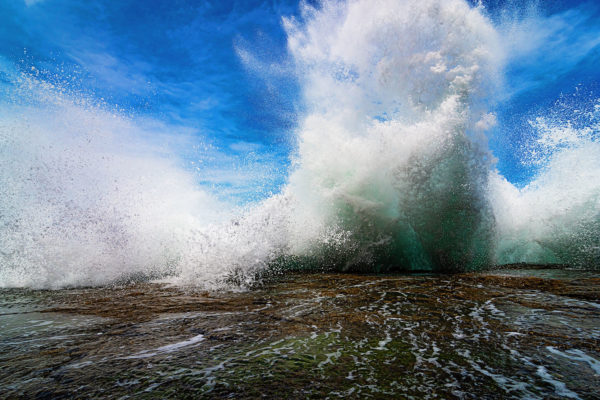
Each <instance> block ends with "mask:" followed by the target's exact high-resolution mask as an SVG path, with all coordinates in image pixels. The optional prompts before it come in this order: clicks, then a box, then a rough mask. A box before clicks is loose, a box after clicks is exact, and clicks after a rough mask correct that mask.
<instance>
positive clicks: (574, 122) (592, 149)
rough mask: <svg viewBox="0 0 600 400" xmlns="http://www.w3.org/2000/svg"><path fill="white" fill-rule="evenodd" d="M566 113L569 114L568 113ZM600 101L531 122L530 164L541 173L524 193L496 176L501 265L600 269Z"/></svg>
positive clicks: (494, 187) (493, 189)
mask: <svg viewBox="0 0 600 400" xmlns="http://www.w3.org/2000/svg"><path fill="white" fill-rule="evenodd" d="M565 114H566V115H565ZM599 118H600V102H599V101H597V100H596V101H593V105H592V107H591V109H590V110H588V111H583V110H570V109H569V108H563V107H562V106H561V107H560V112H558V113H554V114H553V115H551V116H550V117H537V118H535V119H534V120H532V121H530V124H531V126H532V128H533V130H534V135H532V137H531V139H530V142H531V143H530V145H529V155H528V157H526V158H525V160H524V161H526V162H527V163H532V164H536V165H538V166H539V167H540V168H541V169H540V172H539V173H538V175H537V176H536V177H535V179H534V180H533V181H532V182H531V183H529V184H528V185H527V186H525V187H524V188H522V189H518V188H516V187H515V186H513V185H512V184H510V183H509V182H508V181H506V179H504V178H503V177H501V176H499V175H498V174H493V176H492V178H491V179H490V181H491V184H490V191H491V196H490V198H491V199H492V201H493V204H494V210H495V215H496V220H497V221H498V222H497V225H498V231H499V241H498V243H497V253H498V262H499V263H512V262H539V263H564V264H569V265H571V266H579V267H585V268H597V267H598V265H600V235H599V233H600V179H599V178H600V162H599V160H600V143H598V133H599V132H600V120H599Z"/></svg>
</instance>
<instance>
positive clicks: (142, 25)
mask: <svg viewBox="0 0 600 400" xmlns="http://www.w3.org/2000/svg"><path fill="white" fill-rule="evenodd" d="M399 1H400V0H399ZM483 6H484V7H485V8H486V11H485V12H486V13H487V15H488V16H489V18H490V19H491V20H492V21H493V22H494V24H495V25H496V26H497V29H498V30H499V31H500V33H501V35H502V37H503V38H504V40H506V48H507V49H509V59H508V62H507V65H506V68H505V80H506V84H505V88H504V90H503V93H502V95H501V96H500V97H499V98H498V99H494V103H495V104H494V109H495V110H496V116H497V120H498V124H497V125H496V128H494V130H493V132H492V133H491V137H490V147H491V149H492V151H493V152H494V155H495V156H496V157H497V158H498V164H497V166H498V168H499V170H500V172H501V173H502V174H503V175H505V176H506V177H507V178H508V179H509V180H511V181H512V182H514V183H517V184H526V183H527V181H528V180H529V179H530V178H531V176H532V175H533V174H535V169H532V168H531V167H530V166H527V165H523V164H522V163H521V162H520V161H519V155H518V153H519V146H520V145H521V142H522V139H523V137H525V136H527V135H528V134H529V131H530V130H531V124H530V123H529V121H530V120H531V119H532V118H533V117H534V116H535V115H539V114H540V113H552V112H556V113H560V112H564V109H565V107H566V108H568V107H571V108H577V107H579V108H581V107H585V104H592V103H593V102H590V99H595V98H598V97H600V96H598V95H597V93H598V91H599V90H600V87H599V85H598V83H599V82H600V68H598V65H600V5H599V4H598V3H597V2H595V1H583V2H575V1H540V2H538V3H534V2H531V1H483ZM317 7H318V4H317ZM298 14H299V4H298V2H297V1H293V0H282V1H279V0H271V1H260V0H244V1H242V0H240V1H235V0H234V1H227V0H219V1H197V0H195V1H192V0H146V1H139V0H119V1H109V0H103V1H102V0H87V1H80V0H0V65H2V68H3V69H2V71H0V72H1V73H4V74H6V73H7V71H8V70H13V71H14V70H16V71H25V72H28V73H30V72H31V71H35V72H36V76H37V78H38V79H41V80H46V81H49V82H54V83H57V84H59V85H62V86H65V87H68V88H69V90H70V91H74V92H81V93H84V94H85V95H86V96H91V97H94V98H96V99H98V101H100V102H102V103H103V104H106V105H107V107H116V108H118V109H119V110H121V111H122V112H124V113H125V114H128V115H134V116H136V118H137V117H143V118H150V119H152V120H154V121H158V123H160V124H162V126H163V127H167V128H166V131H169V132H173V135H177V132H186V134H187V135H191V136H196V137H197V138H198V142H199V143H200V142H201V143H202V149H204V150H202V151H200V150H198V149H196V151H195V152H192V151H188V150H189V149H188V150H186V149H182V150H181V154H180V156H181V157H183V158H184V159H186V160H187V161H189V162H190V163H192V162H194V163H198V162H199V161H202V162H204V163H205V165H207V167H206V168H205V169H204V170H203V173H202V178H201V181H203V182H202V183H205V184H206V183H208V184H212V185H214V186H215V187H227V188H229V190H230V191H231V192H232V193H237V194H236V195H237V196H239V199H241V201H247V200H254V199H257V198H261V197H265V196H268V195H269V194H270V193H271V192H276V191H277V190H278V188H280V187H281V185H282V184H283V183H284V182H285V178H286V175H287V171H288V169H289V164H290V154H291V152H293V148H294V129H295V126H296V124H297V121H298V118H300V116H301V115H302V101H301V96H300V92H301V88H299V86H298V83H297V80H296V78H295V77H294V73H293V70H292V66H291V65H290V64H291V62H290V60H289V58H288V55H287V50H286V35H285V32H284V29H283V27H282V17H290V16H298ZM0 78H2V76H1V75H0ZM559 103H560V104H559ZM582 104H584V105H583V106H582ZM561 110H562V111H561ZM574 123H576V121H574ZM207 149H209V150H207ZM202 152H204V153H203V154H204V156H203V157H204V159H203V160H200V158H202V157H201V156H202V155H201V154H199V153H202ZM207 154H209V155H208V156H207ZM194 165H195V164H194Z"/></svg>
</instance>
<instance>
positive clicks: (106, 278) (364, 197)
mask: <svg viewBox="0 0 600 400" xmlns="http://www.w3.org/2000/svg"><path fill="white" fill-rule="evenodd" d="M283 24H284V27H285V30H286V33H287V41H288V52H289V55H290V58H291V59H292V60H293V65H294V70H295V72H294V73H295V74H296V77H297V79H298V82H299V84H300V88H301V95H302V102H303V104H304V107H303V110H304V111H303V114H302V115H301V116H300V117H299V118H298V120H299V122H298V126H297V127H296V128H295V131H294V135H295V137H296V149H295V151H294V152H293V154H292V155H291V157H292V166H291V168H290V170H289V171H288V177H287V183H286V184H285V186H284V187H283V188H282V189H281V191H280V193H277V194H275V195H273V196H271V197H269V198H266V199H264V200H262V201H259V202H255V203H252V204H248V205H245V206H244V207H239V206H237V205H235V204H233V205H232V204H229V203H228V202H227V200H224V199H223V198H222V197H220V196H219V195H218V193H217V194H215V193H214V192H213V191H211V190H209V189H208V188H206V187H203V186H201V185H199V184H198V183H197V182H196V178H195V176H194V175H193V174H192V173H191V172H190V170H189V168H187V167H186V165H185V162H184V161H183V160H181V159H180V158H178V157H177V156H176V155H175V154H177V152H176V151H175V150H174V147H176V146H175V145H173V143H170V142H169V140H167V139H166V138H167V137H168V134H167V133H168V132H164V131H163V129H164V127H162V126H161V125H160V124H158V123H156V122H152V121H149V120H146V119H144V118H143V117H135V116H127V115H126V113H125V112H123V111H122V110H119V109H116V108H115V107H110V106H107V105H106V104H103V103H102V102H98V101H94V100H93V99H90V98H88V97H86V96H85V95H83V94H81V93H77V92H76V91H75V90H71V88H69V86H68V84H64V85H63V84H61V83H49V82H48V81H46V80H43V79H41V78H39V77H38V76H37V75H36V71H27V72H23V71H17V70H15V69H14V68H11V67H10V66H6V65H4V66H3V67H2V68H3V69H2V79H3V84H2V89H1V90H2V97H1V99H2V100H1V101H2V107H1V108H0V187H2V195H1V196H0V243H1V251H0V286H2V287H7V288H8V287H29V288H64V287H74V286H75V287H76V286H105V285H111V284H115V283H116V284H119V283H123V282H130V281H133V282H146V281H149V280H156V279H159V280H163V281H168V282H171V283H178V284H183V285H192V286H196V287H201V288H206V289H215V288H223V287H230V288H239V287H251V286H252V285H253V284H254V283H256V281H257V280H260V279H262V277H264V276H267V275H270V274H285V273H286V271H289V270H329V271H362V272H386V271H394V270H404V271H443V272H457V271H476V270H482V269H486V268H489V267H491V266H493V265H497V264H507V263H516V262H529V263H553V264H566V265H570V266H572V267H579V268H586V269H597V268H598V265H600V264H599V257H600V242H599V240H600V239H599V237H600V235H598V233H599V232H600V229H599V228H600V226H599V224H600V179H599V178H600V163H599V162H598V160H600V147H599V144H598V141H597V136H598V134H597V133H598V130H599V126H600V125H599V122H598V117H599V116H600V103H598V100H596V99H595V98H594V99H590V100H588V104H586V107H585V109H586V110H588V111H586V112H585V113H584V115H577V120H578V121H579V123H578V124H573V123H572V122H571V121H572V120H573V118H574V117H573V116H572V115H569V112H571V111H572V110H564V112H560V110H559V112H557V113H555V114H553V115H550V114H548V113H543V114H541V115H539V116H538V117H537V118H534V119H532V122H531V127H532V132H534V134H532V136H531V137H530V138H529V139H528V141H527V142H526V147H527V148H526V150H527V151H524V152H523V154H524V155H523V160H522V161H523V162H524V163H530V164H532V165H535V166H536V168H537V170H538V173H537V174H536V175H535V176H534V178H533V179H532V180H531V181H530V182H529V183H528V184H527V185H525V186H523V185H520V186H515V185H513V184H512V183H510V182H509V181H508V180H506V179H505V178H504V177H503V176H502V175H501V174H500V173H499V172H498V170H497V169H496V167H495V165H496V164H495V162H496V160H495V157H494V154H493V153H492V152H491V151H490V149H489V146H488V137H489V132H490V131H491V129H494V127H495V126H496V125H497V118H496V114H495V113H494V106H495V102H496V101H497V100H495V99H499V98H501V96H502V94H503V90H504V87H505V82H504V79H505V78H504V68H505V64H506V60H507V58H508V57H509V51H510V50H511V48H510V46H508V45H507V44H506V43H505V41H504V40H503V38H502V32H505V31H506V29H505V28H506V27H503V26H502V22H492V21H491V20H490V18H489V17H488V16H487V14H486V12H485V10H484V9H483V7H482V6H473V5H471V4H469V3H467V2H466V1H463V0H449V1H436V0H420V1H403V2H398V1H385V0H381V1H378V2H377V5H376V6H374V5H373V4H372V2H370V1H358V0H357V1H349V2H326V3H324V4H323V5H322V6H320V7H318V8H313V7H311V6H310V5H307V4H305V5H303V9H302V16H301V17H300V18H287V19H286V18H284V20H283ZM582 109H583V108H582ZM500 128H501V127H500ZM163 138H164V140H163Z"/></svg>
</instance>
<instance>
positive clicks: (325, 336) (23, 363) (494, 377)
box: [0, 269, 600, 399]
mask: <svg viewBox="0 0 600 400" xmlns="http://www.w3.org/2000/svg"><path fill="white" fill-rule="evenodd" d="M524 274H526V276H525V277H524V276H523V275H524ZM599 286H600V280H599V275H598V273H597V272H596V273H592V272H580V271H573V270H544V269H541V270H528V271H525V270H500V271H495V272H493V273H468V274H453V275H446V274H420V275H409V274H405V275H397V274H396V275H388V276H383V275H379V276H375V275H366V274H363V275H357V274H352V275H350V274H339V273H337V274H329V273H318V274H306V273H304V274H292V273H289V274H287V275H286V276H285V277H284V278H282V279H279V280H277V281H273V282H271V283H268V284H265V285H262V286H261V287H259V288H256V289H255V290H252V291H247V292H231V291H218V292H212V293H209V292H204V291H197V290H190V289H189V288H188V289H187V290H185V289H182V288H181V287H180V286H173V285H164V284H156V283H143V284H139V283H138V284H135V285H129V286H120V287H111V288H83V289H82V288H75V289H61V290H29V289H0V333H1V334H0V368H1V370H2V371H3V373H2V374H1V376H0V397H3V398H10V399H16V398H53V399H55V398H73V397H78V398H133V399H145V398H210V399H215V398H244V399H253V398H263V397H267V398H281V397H286V398H292V399H300V398H302V399H306V398H326V397H327V398H361V399H362V398H382V399H383V398H390V397H391V398H406V399H481V398H486V399H564V398H571V399H595V398H598V396H599V394H600V391H599V387H600V378H599V373H600V351H599V349H598V340H599V339H600V329H599V326H600V325H599V324H600V311H599V310H600V309H599V307H600V305H599V303H598V299H599V293H600V291H599V289H600V287H599Z"/></svg>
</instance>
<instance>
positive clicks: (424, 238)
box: [285, 0, 501, 270]
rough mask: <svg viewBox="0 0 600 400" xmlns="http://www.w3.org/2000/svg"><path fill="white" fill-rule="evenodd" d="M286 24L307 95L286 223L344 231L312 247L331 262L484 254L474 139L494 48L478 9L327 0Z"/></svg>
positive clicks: (486, 210)
mask: <svg viewBox="0 0 600 400" xmlns="http://www.w3.org/2000/svg"><path fill="white" fill-rule="evenodd" d="M285 27H286V29H287V31H288V36H289V37H288V45H289V50H290V53H291V55H292V56H293V58H294V60H295V64H296V67H297V70H298V74H299V79H300V82H301V83H302V85H301V86H302V88H303V94H304V98H305V101H306V103H307V108H308V113H307V115H306V117H305V118H304V119H303V121H302V122H301V124H300V126H299V129H298V137H299V139H298V142H299V144H298V154H297V169H296V170H295V171H294V172H293V173H292V175H291V177H290V180H289V181H290V183H289V186H288V187H287V189H286V194H287V195H288V196H290V197H292V198H294V199H296V201H297V203H298V204H299V208H300V209H302V211H301V212H300V215H301V218H300V219H299V220H297V221H296V222H295V223H294V224H293V227H294V229H304V228H303V224H304V223H305V221H310V225H311V226H312V227H319V228H320V229H327V228H329V227H331V226H338V227H339V229H341V230H343V231H345V235H343V236H344V237H345V238H346V240H347V243H346V245H344V246H340V250H339V252H337V254H336V255H335V256H334V258H335V259H334V260H331V259H330V260H324V262H329V263H332V264H334V265H335V266H336V267H337V268H342V269H353V268H358V269H367V270H372V269H373V267H374V266H380V267H384V268H385V269H390V268H393V269H398V268H399V269H418V270H424V269H425V270H464V269H473V268H480V267H483V266H486V265H489V264H490V263H491V262H492V260H491V245H492V243H493V236H494V231H493V228H494V221H493V215H492V213H491V209H490V207H489V204H488V201H487V199H486V195H485V188H486V186H487V175H488V172H487V171H488V170H489V168H490V163H491V157H490V156H489V154H488V151H487V149H486V143H485V139H482V138H483V133H484V131H485V129H487V128H488V127H489V126H488V125H489V124H486V121H487V122H489V121H493V115H492V114H488V113H487V111H486V110H485V104H484V101H483V100H484V99H485V98H486V96H490V95H492V93H493V91H494V89H495V85H496V84H497V81H498V77H499V73H500V71H499V68H500V67H501V57H500V55H501V52H500V49H499V46H498V44H497V43H498V38H497V36H496V33H495V31H494V29H493V27H492V26H491V24H490V22H489V21H488V20H487V19H486V18H485V17H484V16H483V15H482V14H481V12H480V10H479V9H477V8H471V7H469V6H468V5H467V4H466V3H465V2H463V1H459V0H457V1H445V2H439V1H405V2H397V1H378V2H375V3H374V2H370V1H349V2H345V3H342V2H327V3H324V4H323V5H322V7H321V8H320V9H318V10H317V9H314V8H312V7H310V6H308V5H305V7H304V10H303V20H302V22H298V21H295V20H285ZM292 218H293V217H292ZM319 228H317V230H315V229H308V230H306V232H307V234H308V235H307V237H306V238H304V239H303V240H300V241H299V242H296V243H294V244H293V250H296V251H298V252H299V253H302V252H303V251H305V248H302V247H301V244H302V243H303V242H304V241H308V242H310V241H311V238H314V237H318V236H319V235H320V234H321V232H320V231H319ZM299 244H300V246H299ZM309 247H311V251H312V252H313V253H314V248H312V245H311V246H309ZM329 256H331V254H329Z"/></svg>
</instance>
